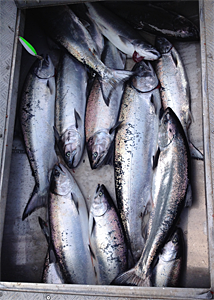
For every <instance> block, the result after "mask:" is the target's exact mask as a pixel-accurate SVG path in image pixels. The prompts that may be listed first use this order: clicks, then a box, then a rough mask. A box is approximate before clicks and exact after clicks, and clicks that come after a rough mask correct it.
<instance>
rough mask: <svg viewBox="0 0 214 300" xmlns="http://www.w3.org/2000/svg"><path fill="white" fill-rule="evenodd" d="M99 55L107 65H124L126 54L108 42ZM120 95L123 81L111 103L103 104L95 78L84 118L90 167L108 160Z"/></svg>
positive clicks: (94, 167) (114, 93) (95, 166)
mask: <svg viewBox="0 0 214 300" xmlns="http://www.w3.org/2000/svg"><path fill="white" fill-rule="evenodd" d="M102 57H103V61H104V63H105V64H106V66H108V67H113V66H115V67H116V68H117V69H124V67H125V61H126V57H125V55H124V54H122V53H121V52H120V51H119V50H117V48H116V47H115V46H114V45H113V44H112V43H111V42H106V45H105V49H104V53H103V55H102ZM122 94H123V84H119V85H118V86H117V87H116V89H115V90H114V91H113V92H112V95H111V97H110V102H107V103H106V101H105V99H104V98H103V95H102V89H101V85H100V83H99V80H98V78H96V79H95V81H94V84H93V86H92V89H91V92H90V95H89V98H88V102H87V108H86V119H85V132H86V147H87V152H88V157H89V161H90V165H91V168H92V169H96V168H98V167H100V166H101V165H102V164H105V163H108V162H110V160H111V159H110V157H111V156H112V152H113V147H112V146H113V141H114V136H115V129H116V127H117V125H118V124H117V120H118V114H119V109H120V103H121V97H122Z"/></svg>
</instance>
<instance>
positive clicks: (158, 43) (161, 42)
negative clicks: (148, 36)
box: [155, 36, 172, 54]
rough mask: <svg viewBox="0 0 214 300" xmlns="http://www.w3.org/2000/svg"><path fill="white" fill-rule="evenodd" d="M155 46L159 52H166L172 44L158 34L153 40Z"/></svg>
mask: <svg viewBox="0 0 214 300" xmlns="http://www.w3.org/2000/svg"><path fill="white" fill-rule="evenodd" d="M155 47H156V48H157V49H158V51H159V52H160V53H161V54H166V53H169V52H170V50H171V49H172V44H171V43H170V42H169V41H168V40H167V39H166V38H165V37H161V36H158V37H156V40H155Z"/></svg>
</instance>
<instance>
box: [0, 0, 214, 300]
mask: <svg viewBox="0 0 214 300" xmlns="http://www.w3.org/2000/svg"><path fill="white" fill-rule="evenodd" d="M75 2H76V3H77V2H80V1H78V0H76V1H75V0H70V1H69V0H66V1H64V0H63V1H54V0H50V1H45V0H44V1H43V0H29V1H24V0H15V1H13V0H9V1H8V0H2V1H1V2H0V18H1V31H0V37H1V43H0V50H1V52H0V59H1V77H0V86H1V98H0V213H1V215H0V247H1V248H0V249H1V277H0V280H1V281H0V299H38V300H39V299H41V300H44V299H47V300H51V299H57V300H58V299H59V300H60V299H103V300H105V299H134V298H138V299H212V298H213V294H214V196H213V188H214V117H213V116H214V105H213V103H214V1H213V0H199V1H170V2H169V1H162V4H163V5H165V7H166V8H167V7H168V8H169V9H171V10H175V11H177V12H179V13H181V14H183V15H184V16H186V17H189V19H191V20H192V21H193V22H195V23H196V24H198V25H199V27H200V42H199V41H198V42H175V47H176V49H177V50H178V52H179V53H180V55H181V58H182V60H183V62H184V65H185V68H186V71H187V76H188V79H189V83H190V92H191V110H192V115H193V122H192V124H191V126H190V130H189V135H190V138H191V141H192V142H193V143H194V144H195V146H197V148H199V150H201V151H202V152H203V153H204V161H197V160H192V178H191V180H192V188H193V205H192V207H190V208H185V209H184V211H183V213H182V215H181V217H180V221H179V225H180V226H181V227H182V229H183V231H184V236H185V242H186V245H187V247H186V254H187V256H186V270H185V272H184V275H183V279H182V286H183V287H182V288H158V287H150V288H147V287H127V286H126V287H124V286H90V285H73V284H70V285H69V284H63V285H60V284H59V285H55V284H53V285H51V284H42V283H40V282H41V276H42V270H43V265H44V260H45V255H46V251H47V243H46V240H45V237H44V236H43V233H42V232H41V229H40V227H39V225H38V216H41V217H43V218H45V217H46V210H45V209H44V208H42V209H39V210H37V211H36V212H34V213H33V214H32V215H30V216H29V217H28V218H27V219H26V220H24V221H22V220H21V217H22V213H23V210H24V207H25V205H26V203H27V201H28V199H29V196H30V194H31V192H32V189H33V186H34V178H33V176H32V171H31V169H30V165H29V162H28V159H27V156H26V152H25V148H24V145H23V141H22V138H21V132H20V124H19V119H18V117H17V116H18V108H19V101H20V94H21V89H22V86H23V82H24V79H25V77H26V75H27V73H28V71H29V68H30V66H31V65H32V63H33V61H34V58H33V57H31V56H30V55H29V54H28V53H26V51H25V50H23V48H22V46H21V45H20V43H19V42H18V36H19V35H21V36H24V37H25V38H26V39H27V40H28V41H29V42H30V43H31V44H32V45H33V46H34V47H35V48H36V50H37V52H38V53H42V52H45V51H48V50H47V49H48V48H47V41H46V38H45V36H44V34H43V32H42V30H41V28H40V27H39V26H37V23H36V22H35V20H34V19H33V18H31V16H32V11H33V10H34V9H36V8H37V7H39V6H48V5H59V4H60V5H61V4H72V3H75ZM148 38H151V39H152V36H150V35H148ZM55 51H56V52H57V50H55ZM56 57H57V53H56ZM55 63H57V60H56V61H55ZM130 64H131V63H130ZM113 174H114V170H113V167H112V166H105V167H103V168H101V169H99V170H93V171H92V170H91V169H90V165H89V162H88V157H87V154H86V151H85V153H84V156H83V158H82V161H81V164H80V166H79V167H78V168H77V169H75V170H74V171H73V175H74V177H75V178H76V180H77V182H78V184H79V186H80V188H81V190H82V192H83V194H84V196H85V199H86V200H87V202H88V204H89V205H90V201H91V197H92V196H93V194H94V191H95V188H96V185H97V183H98V182H99V183H104V184H105V185H106V186H107V188H108V190H109V191H110V194H111V196H112V197H113V199H114V200H115V191H114V176H113ZM101 180H102V182H100V181H101Z"/></svg>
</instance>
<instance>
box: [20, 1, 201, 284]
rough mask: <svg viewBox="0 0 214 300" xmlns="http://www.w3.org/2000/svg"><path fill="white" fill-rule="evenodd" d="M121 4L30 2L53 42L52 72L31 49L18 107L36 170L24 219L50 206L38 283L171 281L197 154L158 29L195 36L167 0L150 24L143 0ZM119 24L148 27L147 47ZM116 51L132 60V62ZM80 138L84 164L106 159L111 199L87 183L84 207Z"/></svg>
mask: <svg viewBox="0 0 214 300" xmlns="http://www.w3.org/2000/svg"><path fill="white" fill-rule="evenodd" d="M126 5H127V6H129V7H130V5H129V4H128V3H126ZM120 7H121V6H120ZM122 7H123V8H124V10H120V9H119V10H118V9H116V11H117V13H118V14H119V15H120V16H121V18H120V17H117V16H116V15H115V14H114V13H112V12H111V11H110V10H108V8H106V7H105V6H102V5H101V4H98V3H93V4H92V3H86V4H81V5H76V6H75V5H72V6H71V7H69V6H58V7H51V8H43V9H41V10H39V13H40V16H41V18H40V21H41V24H42V26H43V28H44V30H45V32H46V34H47V36H48V37H50V38H52V39H53V41H54V42H55V43H57V44H58V45H60V47H61V49H62V55H61V59H60V61H59V64H58V68H57V72H55V69H54V65H53V63H52V61H51V58H50V57H49V56H48V55H47V56H43V57H42V59H37V60H36V62H35V63H34V65H33V66H32V68H31V71H30V72H29V74H28V76H27V79H26V81H25V85H24V88H23V93H22V101H21V106H20V119H21V126H22V132H23V136H24V141H25V146H26V151H27V155H28V158H29V161H30V164H31V167H32V171H33V175H34V177H35V187H34V190H33V192H32V195H31V197H30V199H29V202H28V203H27V206H26V208H25V210H24V213H23V220H24V219H25V218H27V217H28V216H29V215H30V214H31V213H32V212H33V211H35V210H36V209H38V208H40V207H42V206H47V207H48V219H47V220H46V221H44V220H42V219H41V218H39V223H40V226H41V229H42V231H43V233H44V235H45V237H46V240H47V243H48V251H47V256H46V259H45V266H44V271H43V276H42V280H43V282H46V283H73V284H121V285H136V286H178V285H179V281H180V277H181V274H182V273H181V271H182V267H183V261H184V242H183V234H182V230H181V229H180V228H177V227H176V225H177V221H178V219H179V217H180V215H181V212H182V209H183V208H184V206H190V205H191V187H190V160H191V156H192V157H195V158H198V159H203V155H202V154H201V153H200V152H199V150H197V149H196V148H195V147H194V146H193V145H192V143H191V142H190V141H189V138H188V128H189V126H190V124H191V120H192V118H191V112H190V99H189V97H190V96H189V85H188V79H187V76H186V73H185V68H184V66H183V64H182V61H181V59H180V57H179V54H178V52H177V51H176V49H175V48H174V47H173V45H172V44H171V43H170V42H169V41H168V40H167V39H166V36H167V37H170V36H173V37H174V38H184V39H196V40H197V39H198V31H197V28H196V27H195V26H194V25H193V24H192V23H191V22H190V21H188V20H187V19H185V18H184V17H182V16H179V15H176V14H175V13H170V12H166V11H164V14H163V16H164V17H163V18H162V19H161V21H160V23H159V24H161V25H160V26H159V24H157V23H158V22H157V21H158V20H157V19H156V18H154V17H151V18H147V15H150V14H151V16H152V14H153V15H159V18H161V16H160V15H161V14H160V13H159V11H160V10H162V8H159V7H154V6H153V5H148V6H147V10H148V11H149V13H146V10H143V12H142V9H139V8H138V7H137V6H136V10H129V8H128V7H127V8H125V6H122ZM111 8H112V9H113V10H115V8H114V5H112V7H111ZM132 8H133V6H132ZM140 12H142V13H140ZM130 14H131V15H132V16H133V15H134V17H132V18H130ZM77 15H78V17H77ZM166 16H167V18H166ZM127 19H128V20H130V19H131V21H129V22H127V23H126V21H125V20H127ZM169 19H170V20H172V19H173V20H174V23H173V25H172V21H170V22H169ZM152 22H155V23H152ZM128 23H130V24H132V25H134V27H136V26H137V27H138V29H139V27H141V28H142V29H143V30H144V29H145V30H149V31H152V33H155V34H156V35H157V37H156V42H155V47H154V46H152V45H150V44H149V43H148V42H147V41H145V40H144V39H143V38H142V36H141V34H140V33H139V31H137V30H136V29H135V28H133V27H132V26H131V25H129V24H128ZM160 34H161V35H164V36H163V37H160V36H159V35H160ZM126 58H133V60H134V61H135V62H136V64H135V65H134V67H133V69H132V70H131V71H129V70H126V69H125V68H126ZM149 60H150V61H154V62H153V63H150V62H149ZM55 74H57V75H56V76H55ZM85 146H86V148H87V153H88V158H89V161H90V165H91V168H92V169H97V168H102V166H103V165H105V164H113V166H114V173H115V190H116V200H117V207H116V206H115V204H114V201H113V200H112V199H111V197H110V195H109V192H108V191H107V189H106V188H105V186H104V185H103V184H100V183H97V188H96V191H94V197H93V199H92V203H91V207H90V210H89V213H88V208H87V205H86V201H85V199H84V197H83V195H82V192H81V190H80V188H79V186H78V184H77V182H76V181H75V179H74V178H73V176H72V175H71V172H70V170H69V169H73V168H77V167H78V165H79V163H80V161H81V158H82V155H83V151H84V148H85ZM56 153H58V155H57V154H56ZM60 161H61V163H60ZM95 172H96V171H95ZM80 186H81V182H80Z"/></svg>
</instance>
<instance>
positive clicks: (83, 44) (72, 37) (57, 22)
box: [40, 5, 132, 99]
mask: <svg viewBox="0 0 214 300" xmlns="http://www.w3.org/2000/svg"><path fill="white" fill-rule="evenodd" d="M41 15H42V16H43V20H42V23H43V27H44V29H45V31H46V32H47V34H48V35H49V36H50V37H51V38H53V39H54V40H55V41H56V42H57V43H59V44H60V45H62V46H63V47H64V48H65V49H67V51H68V52H69V53H70V54H72V55H73V56H74V57H75V58H76V59H77V60H79V61H80V62H81V63H83V64H86V65H87V66H89V67H90V68H92V69H93V70H94V71H95V72H96V73H97V74H98V75H99V76H100V82H101V84H102V82H105V83H106V85H107V88H106V89H104V88H103V89H102V91H103V94H104V97H105V98H106V99H108V97H109V94H110V92H111V90H112V88H114V87H115V86H116V85H117V84H118V83H120V82H121V81H125V80H127V79H128V78H129V77H130V76H131V74H132V73H131V72H130V71H124V70H123V71H118V70H112V69H109V68H107V67H106V66H105V65H104V64H103V63H102V61H101V60H100V59H99V57H98V56H97V55H96V46H95V45H94V42H93V40H92V38H91V36H90V34H89V32H88V31H87V29H86V28H85V27H84V26H83V24H82V23H81V22H80V20H79V19H78V18H77V16H76V15H75V14H74V13H73V12H72V10H71V9H69V7H68V6H65V5H63V6H62V5H61V6H57V7H49V8H42V11H41V14H40V18H41Z"/></svg>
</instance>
